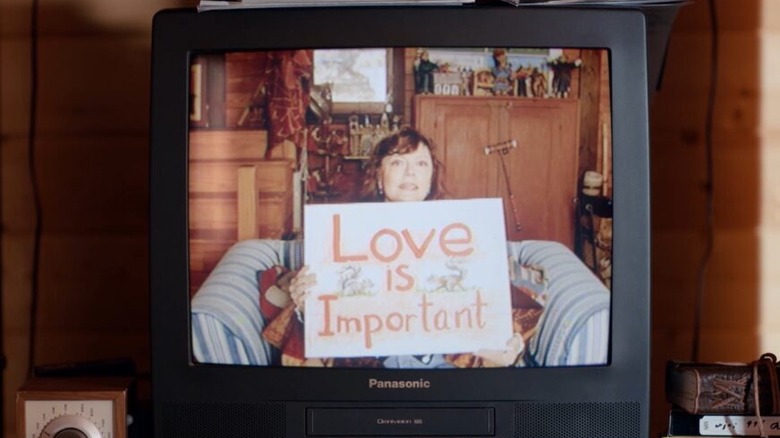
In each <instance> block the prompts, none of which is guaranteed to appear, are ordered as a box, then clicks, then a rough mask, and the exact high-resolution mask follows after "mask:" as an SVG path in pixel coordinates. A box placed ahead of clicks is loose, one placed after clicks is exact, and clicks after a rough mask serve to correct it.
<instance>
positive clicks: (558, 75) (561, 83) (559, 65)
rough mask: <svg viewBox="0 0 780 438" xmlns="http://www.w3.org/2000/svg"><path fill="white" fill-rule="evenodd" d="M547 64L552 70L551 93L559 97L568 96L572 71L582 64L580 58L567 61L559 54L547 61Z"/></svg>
mask: <svg viewBox="0 0 780 438" xmlns="http://www.w3.org/2000/svg"><path fill="white" fill-rule="evenodd" d="M547 64H548V65H549V66H550V69H551V70H552V72H553V78H552V93H553V95H554V96H555V97H561V98H564V97H569V91H570V90H571V74H572V71H573V70H574V69H575V68H579V67H580V66H581V65H582V60H580V59H575V60H574V61H569V60H568V59H566V57H565V56H563V55H561V56H559V57H558V58H555V59H553V60H551V61H548V62H547Z"/></svg>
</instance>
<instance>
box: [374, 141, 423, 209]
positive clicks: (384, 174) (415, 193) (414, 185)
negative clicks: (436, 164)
mask: <svg viewBox="0 0 780 438" xmlns="http://www.w3.org/2000/svg"><path fill="white" fill-rule="evenodd" d="M432 177H433V159H431V151H430V149H428V146H426V145H425V144H423V143H420V144H419V146H418V147H417V150H415V151H414V152H409V153H406V154H394V155H388V156H386V157H385V158H383V159H382V164H381V166H380V169H379V182H378V183H379V188H380V189H381V190H383V191H384V193H385V201H390V202H398V201H422V200H424V199H425V198H426V196H428V193H430V191H431V179H432Z"/></svg>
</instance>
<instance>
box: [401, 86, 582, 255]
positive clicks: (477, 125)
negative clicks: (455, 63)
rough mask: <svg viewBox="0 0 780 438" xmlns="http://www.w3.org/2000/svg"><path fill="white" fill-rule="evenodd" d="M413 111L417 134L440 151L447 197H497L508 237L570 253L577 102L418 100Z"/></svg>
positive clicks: (489, 99) (459, 98)
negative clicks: (553, 244)
mask: <svg viewBox="0 0 780 438" xmlns="http://www.w3.org/2000/svg"><path fill="white" fill-rule="evenodd" d="M415 111H416V112H415V120H416V122H417V123H416V127H417V129H419V130H420V131H421V132H422V133H423V134H425V135H428V136H430V137H432V138H433V140H434V142H435V143H436V145H437V147H438V155H439V158H440V159H441V160H442V162H443V164H444V166H445V179H444V184H445V189H447V195H448V196H447V197H448V198H449V199H468V198H491V197H500V198H502V199H503V200H504V215H505V221H506V229H507V239H509V240H529V239H540V240H555V241H558V242H561V243H564V244H565V245H567V246H569V247H572V243H573V239H574V210H573V207H574V203H573V199H574V196H575V193H576V186H577V184H576V178H577V130H578V118H577V102H576V101H575V100H562V99H540V100H536V99H518V98H498V97H497V98H479V97H442V96H417V100H416V105H415ZM509 140H516V141H517V144H518V147H517V148H513V149H511V150H509V151H508V152H507V153H505V154H500V153H497V152H496V153H492V154H489V155H487V154H485V147H486V146H488V145H494V144H497V143H500V142H504V141H509ZM502 161H503V165H505V166H506V174H505V173H504V170H503V167H502ZM510 191H511V194H512V195H514V196H513V197H514V200H513V199H512V197H510ZM516 224H517V225H519V226H520V228H519V229H518V227H517V226H516Z"/></svg>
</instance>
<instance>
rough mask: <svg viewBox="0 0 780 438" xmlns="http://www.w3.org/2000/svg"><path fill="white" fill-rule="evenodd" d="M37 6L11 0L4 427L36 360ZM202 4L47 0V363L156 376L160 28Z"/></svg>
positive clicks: (42, 109)
mask: <svg viewBox="0 0 780 438" xmlns="http://www.w3.org/2000/svg"><path fill="white" fill-rule="evenodd" d="M31 4H32V2H29V1H21V0H3V1H2V2H0V78H1V80H2V85H1V87H2V88H0V97H1V98H2V105H1V106H0V126H1V127H2V137H1V139H2V169H0V172H2V173H1V175H2V270H3V272H2V306H1V307H2V317H0V320H2V335H3V339H2V341H3V342H2V346H3V350H4V353H5V356H6V358H7V359H8V365H7V367H6V369H5V370H4V371H3V383H4V388H3V394H2V407H3V409H2V410H3V427H2V434H3V436H5V437H9V438H14V437H15V436H16V433H15V424H14V418H15V417H14V413H15V394H16V390H17V389H18V388H19V386H20V385H21V384H22V383H23V381H24V379H25V376H26V373H27V367H28V361H27V352H28V342H29V331H28V326H29V314H30V306H31V304H30V303H31V300H30V296H31V284H32V276H33V272H32V259H33V234H34V230H35V214H34V202H33V192H32V188H31V184H32V183H31V179H30V177H31V175H30V172H29V171H28V165H29V160H28V156H29V153H30V152H29V151H30V144H29V141H28V127H29V123H30V117H29V114H30V108H31V104H30V102H31V100H30V96H31V85H32V80H31V71H32V70H31V61H30V59H31V56H30V54H31V37H30V31H31V25H30V23H31ZM196 4H197V1H195V0H151V1H143V2H126V1H116V0H106V1H88V0H70V1H57V2H40V8H39V16H38V38H37V47H38V57H37V62H38V81H37V83H38V89H37V96H38V97H37V101H36V102H37V111H36V124H37V129H36V130H35V142H34V145H33V154H34V157H35V174H36V176H37V183H38V185H39V187H40V194H41V198H40V205H41V207H42V234H41V246H40V264H39V270H38V273H37V278H38V288H39V303H38V306H39V307H38V326H37V327H38V331H37V335H38V339H37V345H36V351H35V357H34V360H35V363H36V364H39V365H40V364H51V363H62V362H70V361H85V360H91V359H104V358H113V357H129V358H132V359H133V360H135V362H136V365H137V367H138V369H139V371H140V372H141V373H144V374H145V375H147V376H148V372H149V329H148V327H149V288H148V281H149V278H148V263H149V254H148V213H149V208H148V201H149V196H148V189H149V187H148V176H149V172H148V165H149V152H148V149H149V88H150V77H151V69H150V66H151V25H152V17H153V15H154V13H155V12H157V11H158V10H160V9H163V8H168V7H181V6H195V5H196Z"/></svg>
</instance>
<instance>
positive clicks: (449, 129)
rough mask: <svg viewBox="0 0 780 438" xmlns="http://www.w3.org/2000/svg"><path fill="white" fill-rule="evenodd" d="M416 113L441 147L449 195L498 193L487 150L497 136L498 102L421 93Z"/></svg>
mask: <svg viewBox="0 0 780 438" xmlns="http://www.w3.org/2000/svg"><path fill="white" fill-rule="evenodd" d="M415 114H417V121H418V123H417V129H418V130H420V132H422V133H423V134H424V135H427V136H429V137H431V138H432V139H433V141H434V143H435V145H436V147H437V148H438V149H437V154H438V157H439V159H440V160H441V161H442V163H443V164H444V188H445V190H446V192H447V198H448V199H469V198H486V197H492V196H496V190H497V189H498V187H497V185H496V182H497V181H496V178H495V169H493V168H492V166H491V165H490V164H489V163H491V162H492V160H491V159H489V157H487V156H486V155H485V153H484V148H485V146H487V145H490V144H492V143H494V142H495V139H496V138H497V136H498V130H499V118H498V117H497V115H498V113H497V111H496V108H495V105H492V104H490V102H489V101H486V100H483V99H469V98H457V97H433V96H418V100H417V106H416V113H415Z"/></svg>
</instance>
